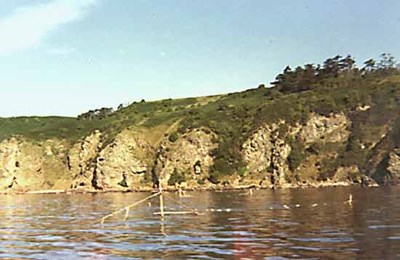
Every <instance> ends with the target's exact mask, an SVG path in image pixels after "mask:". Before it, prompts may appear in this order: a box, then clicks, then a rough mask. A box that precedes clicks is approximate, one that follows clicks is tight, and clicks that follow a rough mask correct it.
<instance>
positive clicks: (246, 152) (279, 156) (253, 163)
mask: <svg viewBox="0 0 400 260" xmlns="http://www.w3.org/2000/svg"><path fill="white" fill-rule="evenodd" d="M278 128H279V127H278V125H276V124H273V125H272V126H268V125H266V126H264V127H261V128H260V129H259V130H258V131H257V132H255V133H254V134H253V135H252V136H251V137H250V138H249V139H248V140H247V141H246V142H245V143H244V144H243V145H242V151H243V160H244V162H245V163H246V165H247V170H248V171H249V172H250V173H251V174H257V175H260V174H262V175H263V176H262V179H263V181H264V185H271V184H272V185H282V184H284V183H285V174H286V173H287V171H288V164H287V158H288V156H289V154H290V151H291V148H290V146H289V145H288V144H286V143H285V141H284V140H283V139H281V138H279V131H278Z"/></svg>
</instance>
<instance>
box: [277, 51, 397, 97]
mask: <svg viewBox="0 0 400 260" xmlns="http://www.w3.org/2000/svg"><path fill="white" fill-rule="evenodd" d="M363 65H364V66H363V67H362V68H358V67H357V66H356V61H355V60H354V59H353V58H352V57H351V56H350V55H347V56H345V57H342V56H340V55H337V56H335V57H333V58H329V59H327V60H325V61H324V62H323V64H322V65H321V64H318V65H314V64H306V65H304V66H303V67H301V66H298V67H296V68H295V69H294V70H293V69H292V68H291V67H290V66H287V67H286V68H285V69H284V70H283V72H282V73H281V74H279V75H278V76H277V77H276V80H275V81H274V82H272V83H271V84H273V85H274V86H275V87H277V88H278V89H279V90H280V91H281V92H284V93H293V92H300V91H305V90H312V89H316V88H318V87H319V86H322V85H326V83H327V81H328V80H330V81H332V80H336V83H337V85H340V84H341V85H343V86H346V85H347V84H346V83H348V82H349V81H351V80H354V79H370V78H376V77H380V76H381V77H385V76H391V75H398V74H400V71H399V65H398V64H397V63H396V60H395V58H394V57H393V56H392V55H391V54H388V53H383V54H382V55H381V56H380V61H379V62H376V61H375V60H374V59H369V60H367V61H365V62H364V64H363Z"/></svg>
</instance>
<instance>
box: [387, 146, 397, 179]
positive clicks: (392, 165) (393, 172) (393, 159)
mask: <svg viewBox="0 0 400 260" xmlns="http://www.w3.org/2000/svg"><path fill="white" fill-rule="evenodd" d="M387 171H388V173H389V176H388V178H390V180H388V182H391V183H395V184H397V183H399V180H400V148H397V149H394V150H393V151H392V152H391V153H389V161H388V166H387Z"/></svg>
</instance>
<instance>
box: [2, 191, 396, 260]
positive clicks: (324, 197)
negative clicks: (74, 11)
mask: <svg viewBox="0 0 400 260" xmlns="http://www.w3.org/2000/svg"><path fill="white" fill-rule="evenodd" d="M349 194H352V195H353V206H350V205H349V204H346V203H345V201H346V200H347V199H348V197H349ZM149 195H150V194H148V193H127V194H121V193H109V194H79V195H76V194H75V195H67V194H58V195H49V194H48V195H17V196H8V195H0V258H30V259H81V258H86V259H124V258H169V259H176V258H192V259H193V258H194V259H199V258H202V259H215V258H228V259H246V258H247V259H263V258H265V259H286V258H288V259H304V258H306V259H309V258H313V259H319V258H321V259H327V258H328V259H353V258H376V259H382V258H385V259H393V258H400V187H389V188H358V187H357V188H356V187H352V188H320V189H298V190H276V191H271V190H257V191H255V192H254V194H253V195H250V194H248V192H247V191H232V192H190V193H187V195H190V196H191V197H185V198H179V197H178V196H177V194H175V193H169V194H167V195H166V196H165V203H166V210H168V211H182V210H187V209H191V208H196V209H197V210H198V212H202V213H204V215H201V216H192V215H182V216H166V218H165V220H164V221H161V220H160V218H159V217H157V216H156V215H154V214H153V213H154V212H157V211H158V201H157V199H153V200H152V201H151V202H152V203H151V205H149V204H148V203H145V204H143V205H141V206H139V207H136V208H134V209H132V210H131V211H130V214H129V217H128V219H127V220H126V221H124V217H125V214H124V213H122V214H120V215H118V216H116V217H114V218H112V219H110V220H107V221H106V222H105V224H104V225H103V226H102V225H101V224H100V223H94V222H96V221H97V220H99V219H100V218H101V217H103V216H104V215H107V214H108V213H111V212H112V211H113V210H116V209H119V208H121V207H124V206H126V205H129V204H132V203H134V202H135V201H138V200H140V199H143V198H145V197H147V196H149Z"/></svg>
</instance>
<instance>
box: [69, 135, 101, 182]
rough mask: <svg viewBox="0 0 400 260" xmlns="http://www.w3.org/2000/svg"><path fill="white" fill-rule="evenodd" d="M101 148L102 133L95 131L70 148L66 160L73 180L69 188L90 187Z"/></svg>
mask: <svg viewBox="0 0 400 260" xmlns="http://www.w3.org/2000/svg"><path fill="white" fill-rule="evenodd" d="M101 148H102V133H101V132H100V131H95V132H94V133H92V134H91V135H89V136H87V137H86V138H85V139H84V140H83V141H80V142H78V143H76V144H75V145H74V146H73V147H72V148H71V150H70V152H69V154H68V158H67V160H68V161H67V164H68V169H69V171H70V174H71V177H72V179H73V183H72V185H71V188H73V189H76V188H78V187H84V188H89V187H91V186H92V180H93V178H94V172H95V169H96V160H97V157H98V154H99V152H100V151H101Z"/></svg>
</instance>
